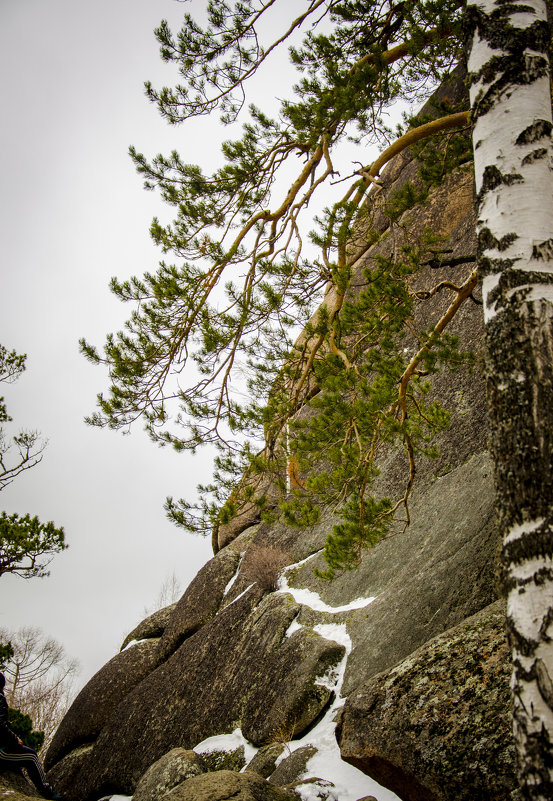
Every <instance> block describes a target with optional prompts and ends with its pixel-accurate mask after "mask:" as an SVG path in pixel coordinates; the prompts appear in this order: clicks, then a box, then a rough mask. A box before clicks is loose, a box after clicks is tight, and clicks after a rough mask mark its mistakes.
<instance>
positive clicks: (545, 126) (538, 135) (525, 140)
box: [515, 120, 553, 145]
mask: <svg viewBox="0 0 553 801" xmlns="http://www.w3.org/2000/svg"><path fill="white" fill-rule="evenodd" d="M552 131H553V123H551V122H549V120H536V121H535V122H533V123H532V125H529V126H528V128H525V129H524V131H522V133H521V134H519V135H518V137H517V139H516V141H515V144H516V145H531V144H533V143H534V142H539V141H540V139H544V138H546V137H547V138H549V137H550V136H551V132H552Z"/></svg>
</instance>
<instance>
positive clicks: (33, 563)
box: [0, 512, 67, 578]
mask: <svg viewBox="0 0 553 801" xmlns="http://www.w3.org/2000/svg"><path fill="white" fill-rule="evenodd" d="M65 548H67V545H66V544H65V534H64V531H63V528H56V527H55V525H54V523H52V522H49V523H41V522H40V520H39V519H38V517H31V516H30V515H28V514H26V515H23V516H20V515H18V514H12V515H7V514H6V513H5V512H2V513H1V514H0V576H2V575H3V574H4V573H15V574H17V575H19V576H22V577H23V578H33V577H36V576H47V575H48V571H47V570H46V566H47V565H48V564H49V562H50V561H51V557H52V555H53V554H56V553H59V552H60V551H63V550H65Z"/></svg>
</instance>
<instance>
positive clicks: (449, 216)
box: [47, 81, 514, 801]
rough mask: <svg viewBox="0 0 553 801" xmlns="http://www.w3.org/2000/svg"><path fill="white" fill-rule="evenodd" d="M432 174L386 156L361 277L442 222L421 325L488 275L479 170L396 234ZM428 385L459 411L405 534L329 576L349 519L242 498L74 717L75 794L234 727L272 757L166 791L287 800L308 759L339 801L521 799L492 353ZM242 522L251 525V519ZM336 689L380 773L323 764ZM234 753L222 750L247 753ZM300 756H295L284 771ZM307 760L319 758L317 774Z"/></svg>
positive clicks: (365, 765) (66, 780)
mask: <svg viewBox="0 0 553 801" xmlns="http://www.w3.org/2000/svg"><path fill="white" fill-rule="evenodd" d="M462 91H464V90H463V86H462V81H458V82H457V83H454V84H452V85H450V86H446V87H442V88H441V90H440V91H439V93H438V94H439V95H440V97H441V98H442V99H443V98H444V97H446V96H447V97H449V98H450V99H453V100H454V99H455V95H456V93H457V95H459V94H460V93H462ZM418 169H419V168H418V165H417V163H416V161H415V159H414V158H413V155H412V154H411V153H409V152H404V153H402V154H401V155H400V156H398V157H396V159H395V160H394V161H393V162H392V163H391V164H390V165H389V168H388V170H387V172H386V173H385V176H384V178H383V183H384V187H385V188H384V190H383V192H382V193H380V195H379V196H378V198H377V200H376V201H375V204H374V210H373V214H372V216H371V218H370V220H369V221H368V222H367V226H369V225H370V228H371V231H372V232H373V233H374V232H375V236H373V237H372V238H371V241H374V239H375V238H377V239H378V241H376V242H375V244H374V245H372V246H371V247H370V248H368V249H367V248H363V255H362V256H361V257H360V258H359V260H358V263H357V265H356V270H358V271H359V273H358V275H359V277H360V280H361V269H362V267H363V265H365V264H367V263H368V264H369V265H370V264H373V263H375V264H376V260H377V257H378V256H379V255H382V254H384V255H386V254H388V255H389V254H390V252H391V251H392V250H393V249H394V248H399V247H400V246H401V243H402V241H404V240H402V237H404V236H406V234H405V231H408V232H409V235H410V236H412V237H413V238H415V239H416V238H417V237H418V236H421V235H422V234H423V232H424V231H425V230H427V229H431V230H432V231H433V232H434V233H435V234H436V235H439V236H440V237H441V241H440V248H441V249H443V251H444V252H447V254H448V257H451V259H452V260H454V262H453V263H452V266H448V267H443V268H440V269H437V268H436V265H435V264H431V263H428V264H426V265H423V266H422V267H421V269H420V270H419V272H418V273H417V274H416V275H414V276H413V277H412V278H410V279H409V282H410V288H411V290H412V291H413V292H418V293H419V294H420V298H419V299H418V300H417V302H416V305H415V309H414V326H415V327H416V328H419V329H423V328H427V327H428V326H429V325H430V324H431V323H432V322H435V321H436V320H438V319H439V318H440V317H441V316H442V315H443V313H444V311H445V310H446V309H447V308H448V305H449V303H450V301H451V298H450V297H448V295H447V293H446V292H437V293H435V294H434V295H433V296H432V297H433V303H432V304H431V305H429V304H428V303H427V302H426V300H424V297H425V294H424V293H427V294H428V293H429V292H430V291H431V290H432V288H433V287H434V286H436V284H437V283H438V282H440V281H443V280H445V279H447V281H448V282H451V283H453V284H459V283H460V282H462V281H463V280H464V279H465V278H466V276H467V275H468V273H469V272H470V270H472V269H473V266H474V256H475V252H476V242H475V235H474V215H473V210H472V205H473V184H472V174H471V171H470V168H469V167H467V166H464V167H463V166H462V167H460V168H458V169H456V170H455V172H452V173H451V174H449V175H448V176H446V178H445V179H444V182H443V183H442V185H440V186H439V187H435V188H434V189H432V190H431V191H430V193H429V196H428V199H427V200H426V201H425V202H424V203H423V204H422V205H419V206H418V207H416V208H413V209H410V210H407V211H406V212H405V213H404V214H403V216H402V218H401V220H400V222H401V226H395V227H390V221H389V218H388V217H387V216H386V215H385V214H384V207H385V204H386V202H387V201H388V200H389V199H390V198H391V197H392V196H393V193H394V192H395V191H396V190H398V189H401V187H403V186H404V185H405V183H406V182H407V181H414V182H416V181H417V176H418ZM378 237H379V238H378ZM359 238H360V240H362V238H363V234H362V232H360V234H359ZM481 315H482V312H481V307H480V306H478V305H477V303H472V302H467V303H465V304H464V305H463V306H462V307H461V309H460V311H459V312H458V314H457V316H456V317H455V319H454V321H453V323H452V325H451V333H453V334H456V335H458V336H459V337H460V339H461V340H462V347H463V349H473V350H474V351H475V352H476V353H477V354H478V353H479V351H480V349H481V342H482V329H483V324H482V320H481ZM412 346H413V343H408V342H407V343H406V347H412ZM431 383H432V389H431V394H432V393H434V394H435V395H436V396H439V397H440V399H441V402H442V404H443V405H444V406H446V408H449V409H450V410H451V412H452V415H453V420H452V426H451V428H450V430H448V431H445V432H443V433H442V434H441V435H440V436H439V438H438V447H439V451H440V455H439V457H438V459H436V460H433V459H430V458H426V457H424V456H421V457H418V458H417V476H416V482H415V486H414V488H413V492H412V496H411V502H410V517H411V524H410V526H409V527H408V528H406V529H405V530H404V531H399V532H398V533H396V534H395V535H394V536H391V537H389V538H387V539H385V540H383V541H381V542H380V543H379V544H378V545H376V546H375V547H374V548H372V549H371V550H369V551H367V552H366V553H365V554H364V555H363V558H362V560H361V563H360V565H359V567H358V568H357V569H356V570H354V571H349V572H346V573H344V574H342V575H339V576H337V577H336V579H335V580H334V581H332V582H328V581H324V580H322V579H319V578H316V576H315V575H314V573H313V568H314V567H319V568H324V563H323V561H322V557H321V555H320V551H321V549H322V548H323V546H324V543H325V540H326V537H327V534H328V533H329V532H330V531H331V529H332V526H333V524H334V522H335V520H334V519H333V516H332V514H331V513H330V512H328V513H327V514H326V515H323V519H322V520H321V522H319V523H318V524H317V525H315V526H312V527H311V528H308V529H306V530H299V529H297V528H291V527H287V526H286V525H284V524H282V523H277V524H273V525H268V524H265V523H258V521H257V518H255V516H252V517H251V519H249V518H248V514H249V513H250V511H251V510H245V513H244V514H243V515H242V517H240V521H239V523H238V522H237V523H236V525H235V526H232V525H229V526H227V527H226V528H225V529H224V531H222V532H221V538H220V539H218V540H217V542H216V543H215V548H214V550H215V551H216V556H215V557H214V558H213V559H212V560H211V561H210V562H208V564H207V565H206V566H205V567H204V568H202V570H201V571H200V573H199V574H198V576H197V577H196V578H195V579H194V580H193V581H192V583H191V584H190V586H189V588H188V589H187V591H186V592H185V593H184V595H183V597H182V598H181V600H180V601H179V602H178V603H177V604H176V605H175V607H174V608H172V609H170V610H165V611H164V612H163V614H161V613H160V614H159V615H158V616H157V617H156V616H153V617H152V618H149V619H148V620H147V621H145V622H144V624H142V625H141V626H138V627H137V628H136V629H135V630H134V631H133V632H131V635H129V638H127V640H128V641H129V642H130V640H133V639H134V640H136V639H142V638H145V639H143V640H142V641H141V642H138V643H136V644H134V645H130V646H129V647H128V648H127V649H126V650H124V651H123V652H121V653H120V654H119V655H118V656H117V657H115V658H114V659H113V660H112V661H111V662H110V663H108V665H106V667H105V668H103V669H102V670H101V671H100V672H99V673H98V674H97V675H96V676H95V677H94V678H93V679H92V680H91V682H90V683H89V685H88V686H87V687H86V688H85V689H84V690H83V692H82V693H81V694H80V695H79V697H78V698H77V700H76V701H75V703H74V705H73V707H72V708H71V709H70V711H69V712H68V714H67V716H66V718H65V719H64V721H63V722H62V724H61V726H60V728H59V730H58V732H57V734H56V738H55V739H54V742H53V744H52V746H51V748H50V751H49V753H48V755H47V765H48V767H49V768H50V776H51V778H52V782H55V783H56V786H57V787H59V789H60V790H62V791H63V792H64V793H65V794H66V795H67V796H68V798H69V799H70V801H88V800H89V799H90V801H95V799H98V798H100V797H101V796H102V795H107V794H110V793H123V794H126V795H130V794H132V793H134V792H135V790H136V791H137V792H138V793H139V794H140V792H141V791H140V788H141V787H143V786H144V784H143V783H145V782H146V778H145V774H146V776H148V775H149V774H148V773H147V771H148V769H149V768H150V767H151V766H152V765H153V764H154V763H157V764H158V766H159V765H160V764H162V765H163V764H164V763H163V762H158V760H164V759H165V755H167V754H169V753H172V752H174V749H181V750H182V749H185V751H189V750H190V749H193V750H196V751H197V752H198V753H200V754H201V753H202V752H203V751H205V750H206V749H205V748H204V744H203V742H202V741H204V740H206V739H207V738H211V737H216V736H223V735H224V736H226V737H228V738H232V737H235V735H236V732H237V730H239V736H240V737H241V738H243V740H242V741H241V742H243V745H244V748H245V749H246V751H248V749H249V750H253V749H259V750H258V751H257V754H256V755H254V753H255V752H254V753H249V751H248V753H246V752H244V753H245V756H244V757H243V758H242V751H241V752H240V755H241V759H240V761H239V766H238V770H239V769H240V768H241V766H242V765H243V762H244V760H245V761H246V772H242V773H239V772H238V770H233V771H227V770H216V771H214V770H213V769H212V768H208V770H207V772H206V773H205V774H202V775H199V776H196V777H192V778H187V779H186V780H184V781H182V782H181V781H179V783H178V784H177V785H176V786H175V787H174V788H173V789H171V790H170V792H169V793H167V794H166V796H165V798H166V799H167V801H169V799H171V801H188V799H189V798H190V799H194V801H200V799H205V800H206V801H207V799H209V801H224V799H227V798H231V797H232V798H233V799H259V800H260V801H261V799H274V800H275V801H277V799H283V801H284V799H285V798H290V797H294V796H293V795H291V793H292V790H291V788H290V787H288V786H287V787H285V788H282V787H278V786H276V783H278V784H281V783H285V779H284V778H283V777H285V776H290V775H292V773H294V771H293V770H292V768H294V766H295V768H297V770H295V773H294V775H295V780H297V781H300V782H301V781H304V780H308V779H310V778H312V777H313V776H314V775H315V776H317V777H318V780H319V785H318V786H319V787H320V788H322V787H324V786H326V787H329V786H330V785H329V783H328V781H325V780H330V781H335V782H336V789H335V790H332V789H328V792H327V791H323V790H322V789H321V790H320V792H321V793H323V792H326V795H325V796H324V797H327V798H328V799H330V798H339V799H340V801H344V799H346V798H347V801H350V799H352V801H356V799H357V798H362V797H370V796H373V795H374V796H375V797H376V798H378V799H379V801H391V799H396V798H397V797H399V798H401V799H404V801H450V799H451V800H452V799H454V798H455V799H456V801H462V799H465V798H466V799H467V801H468V799H469V798H470V799H471V801H477V799H482V801H483V800H484V799H492V798H493V799H496V801H503V799H505V800H506V799H507V798H509V793H510V792H511V790H512V789H513V787H514V778H513V775H514V774H513V769H512V751H511V745H510V732H509V730H508V726H507V720H508V714H509V702H508V697H507V696H508V693H507V685H508V682H507V678H506V676H507V661H508V660H507V653H506V648H505V643H504V640H503V639H502V625H503V612H502V609H501V607H500V606H498V605H497V604H496V600H497V597H496V593H495V589H494V588H495V563H496V554H497V550H498V547H499V538H498V533H497V531H496V528H495V524H494V500H493V480H492V467H491V464H490V459H489V456H488V454H487V452H486V439H487V432H486V427H485V423H484V420H485V393H484V381H483V378H482V375H481V372H480V369H479V367H478V361H477V366H476V367H475V368H474V370H473V372H472V373H469V372H467V371H463V370H460V371H459V372H458V373H456V374H455V375H454V376H452V375H451V374H447V373H444V374H438V375H437V376H435V377H433V378H432V382H431ZM379 458H380V461H379V467H380V470H381V474H380V476H379V478H378V484H379V486H378V489H380V490H381V491H382V493H383V494H386V495H389V496H390V497H393V496H394V495H397V493H398V492H402V487H404V485H405V475H406V463H405V457H404V455H402V454H401V453H398V452H396V451H393V450H387V451H385V450H384V451H383V452H382V454H381V455H380V457H379ZM246 518H248V520H249V522H250V523H252V524H253V523H255V525H251V526H249V527H247V528H246V529H245V530H243V531H242V528H243V525H244V520H246ZM255 549H257V552H258V553H259V552H260V551H261V550H262V551H263V553H264V554H265V555H266V554H270V553H271V550H272V551H273V552H274V553H275V554H278V555H279V557H278V558H279V559H281V558H282V555H283V554H286V555H287V562H288V567H287V568H286V569H285V570H284V573H283V574H282V576H281V579H280V583H279V585H278V588H277V589H276V590H275V588H274V586H271V583H270V582H268V583H267V584H264V583H263V582H261V581H256V580H253V579H252V572H251V565H252V562H254V561H255V559H254V553H253V552H254V550H255ZM275 558H276V557H275ZM494 604H495V605H494ZM98 699H101V702H100V703H98ZM340 699H345V707H344V710H343V713H342V715H341V721H340V724H339V728H338V732H339V734H340V743H341V747H342V749H343V757H344V759H346V760H347V761H348V763H351V764H353V765H356V766H357V767H358V768H359V769H360V770H361V771H363V772H364V773H366V774H367V776H366V777H365V776H363V775H362V774H360V773H359V771H356V770H355V769H354V768H352V767H350V766H349V765H345V764H343V766H342V767H343V769H344V770H346V771H347V770H349V771H352V773H351V774H347V775H346V774H344V776H345V778H344V779H343V783H342V784H341V785H339V781H338V779H337V778H336V776H335V775H330V774H329V775H325V774H324V773H321V770H323V769H324V767H325V762H324V761H323V763H318V762H316V760H317V752H318V751H319V749H321V748H322V747H323V746H322V745H321V743H324V748H325V749H328V750H329V753H330V751H331V750H332V749H333V748H334V749H336V744H335V738H334V734H333V732H334V729H335V727H336V722H335V716H336V714H337V710H338V707H339V706H340V703H341V701H340ZM97 706H100V707H101V708H100V709H97V708H96V707H97ZM471 724H472V725H471ZM329 732H330V733H331V734H330V735H329ZM236 736H238V735H236ZM114 743H116V744H117V745H116V747H115V746H114ZM239 745H240V743H238V745H237V743H236V742H235V741H234V740H233V742H232V744H230V741H229V744H228V746H224V745H223V746H220V745H216V746H215V747H214V748H215V750H218V749H219V747H221V748H222V751H223V752H224V751H226V750H228V751H229V752H234V751H236V750H237V748H238V746H239ZM290 752H294V753H295V754H296V756H295V757H294V761H293V762H289V763H288V766H287V765H286V760H285V757H286V756H287V755H289V754H290ZM296 752H297V753H296ZM333 754H334V756H335V757H336V759H338V758H339V755H338V754H337V752H336V751H334V752H333ZM312 755H313V756H312ZM303 757H305V759H303ZM333 758H334V757H333ZM290 759H291V757H290ZM302 759H303V761H302ZM222 762H223V763H225V760H224V759H223V760H222ZM327 762H328V769H329V770H330V764H331V762H332V760H331V759H328V760H327ZM296 763H297V764H296ZM321 764H322V766H323V767H322V768H321ZM298 765H299V767H298ZM311 765H319V767H318V768H317V770H316V773H314V770H315V768H312V767H310V766H311ZM256 767H257V768H258V769H259V772H260V773H262V774H263V775H262V776H261V775H259V774H256V773H254V772H253V768H256ZM287 767H288V768H290V773H287ZM295 768H294V769H295ZM152 770H153V769H152ZM298 771H299V774H298ZM471 772H472V773H471ZM150 775H151V774H150ZM371 777H372V778H371ZM267 779H269V781H267ZM373 779H374V780H376V781H377V782H379V783H380V785H383V786H384V787H388V788H390V791H387V790H385V789H383V787H381V786H379V785H378V784H376V783H375V781H374V780H373ZM274 782H276V783H274ZM354 784H355V786H356V787H357V786H359V787H360V790H359V791H358V792H357V791H356V792H357V794H356V796H355V798H354V797H353V796H352V792H353V791H352V790H351V787H352V786H353V785H354ZM297 787H298V792H300V789H299V788H300V787H301V785H297ZM304 787H305V788H306V787H308V785H307V784H305V785H304ZM137 788H138V790H137ZM392 791H393V792H392ZM306 792H307V790H305V789H304V795H305V793H306ZM317 792H319V790H317ZM271 793H273V794H272V795H271ZM275 793H276V795H275ZM393 793H396V794H397V795H394V794H393ZM319 797H323V796H322V795H321V796H319ZM144 801H146V799H144ZM152 801H153V799H152Z"/></svg>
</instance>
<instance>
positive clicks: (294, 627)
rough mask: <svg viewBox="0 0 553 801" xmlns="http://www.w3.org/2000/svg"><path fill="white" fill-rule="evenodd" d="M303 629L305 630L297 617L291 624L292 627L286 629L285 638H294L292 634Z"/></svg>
mask: <svg viewBox="0 0 553 801" xmlns="http://www.w3.org/2000/svg"><path fill="white" fill-rule="evenodd" d="M302 628H303V626H302V625H301V623H298V618H297V617H295V618H294V619H293V620H292V622H291V623H290V625H289V626H288V628H287V629H286V632H285V634H284V636H285V637H286V638H288V637H291V636H292V634H293V633H294V632H295V631H299V629H302Z"/></svg>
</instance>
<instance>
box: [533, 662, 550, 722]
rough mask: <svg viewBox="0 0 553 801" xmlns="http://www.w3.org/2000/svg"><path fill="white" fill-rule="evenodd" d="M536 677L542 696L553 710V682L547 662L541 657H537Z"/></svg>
mask: <svg viewBox="0 0 553 801" xmlns="http://www.w3.org/2000/svg"><path fill="white" fill-rule="evenodd" d="M536 679H537V683H538V689H539V691H540V693H541V697H542V698H543V700H544V701H545V703H546V704H547V706H548V707H549V709H551V710H553V682H552V681H551V677H550V675H549V672H548V670H547V667H546V666H545V663H544V662H543V661H542V660H541V659H536Z"/></svg>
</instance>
